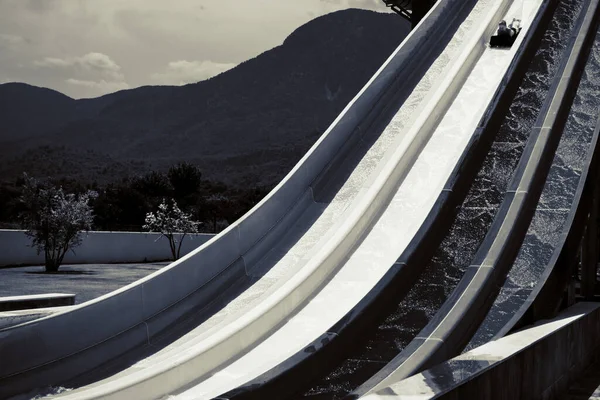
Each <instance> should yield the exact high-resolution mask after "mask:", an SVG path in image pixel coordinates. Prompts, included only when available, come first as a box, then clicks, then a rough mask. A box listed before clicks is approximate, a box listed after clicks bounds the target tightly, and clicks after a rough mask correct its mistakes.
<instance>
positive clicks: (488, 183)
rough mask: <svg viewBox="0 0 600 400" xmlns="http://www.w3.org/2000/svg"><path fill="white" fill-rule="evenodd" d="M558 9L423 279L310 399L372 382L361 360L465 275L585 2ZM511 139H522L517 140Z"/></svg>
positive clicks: (374, 354)
mask: <svg viewBox="0 0 600 400" xmlns="http://www.w3.org/2000/svg"><path fill="white" fill-rule="evenodd" d="M558 7H559V8H558V10H557V12H556V13H555V18H554V19H553V21H552V22H551V25H550V27H549V29H548V30H547V32H546V33H545V36H544V38H543V41H542V45H541V46H540V49H539V50H538V52H537V54H536V55H535V57H534V61H533V62H532V64H531V67H530V69H529V71H528V73H527V74H526V77H525V79H524V81H523V84H522V85H521V88H520V90H519V92H518V93H517V95H516V96H515V101H514V102H513V105H512V106H511V108H510V111H509V114H508V116H507V117H506V119H505V121H504V122H503V123H502V125H501V127H500V132H499V134H498V136H497V137H496V139H495V141H494V143H493V144H492V147H491V150H490V151H489V153H488V155H487V157H486V159H485V161H484V164H483V167H482V169H481V171H480V173H479V174H478V175H477V177H476V179H475V181H474V182H473V184H472V187H471V190H470V191H469V193H468V194H467V197H466V199H465V201H464V202H463V205H462V206H461V208H460V210H459V211H458V213H457V216H456V219H455V222H454V224H453V226H452V228H451V229H450V233H449V234H448V236H446V238H445V239H444V240H443V241H442V244H441V245H440V246H439V248H438V250H436V251H435V252H433V257H432V260H431V262H430V263H429V264H428V265H427V266H426V267H425V268H424V270H423V273H422V277H421V278H420V279H419V281H418V282H417V284H416V285H415V286H414V287H413V288H412V289H411V291H410V292H409V294H408V295H407V296H406V297H405V298H404V300H403V301H401V302H400V303H399V304H398V306H397V308H396V309H395V310H394V311H392V312H391V313H390V314H388V315H387V317H386V318H385V319H384V320H383V321H382V323H381V324H380V325H379V327H378V328H377V329H375V330H373V331H371V332H368V335H367V336H366V337H364V338H363V339H366V344H365V345H363V346H360V347H357V348H356V349H353V350H354V351H353V352H352V353H351V354H349V355H348V356H347V358H346V359H345V360H344V361H343V362H342V363H341V364H340V365H339V366H338V367H337V368H336V369H335V370H333V371H332V372H331V373H330V374H329V375H327V376H325V377H324V378H323V379H322V380H321V381H320V382H317V383H316V384H313V386H312V388H311V389H310V390H308V391H307V392H306V393H305V397H308V398H330V397H331V396H335V397H340V396H343V394H344V393H347V392H348V391H349V390H352V388H353V385H356V383H361V379H362V382H364V381H365V380H367V379H368V378H369V377H370V375H369V372H367V373H365V374H363V375H361V374H360V369H359V368H357V367H356V366H357V365H360V364H363V365H365V364H366V365H368V366H369V369H370V371H373V370H377V369H379V368H381V367H383V366H384V365H385V363H386V360H390V359H391V357H394V356H395V355H397V354H398V353H399V352H400V351H401V350H402V349H403V348H405V347H406V346H407V345H408V343H409V342H410V341H411V340H412V339H413V338H414V337H415V336H416V335H417V334H418V332H419V331H420V330H421V329H422V328H423V327H424V326H425V325H426V324H427V322H429V320H431V318H433V316H434V315H435V313H436V311H437V310H438V309H439V308H440V307H441V305H442V304H443V302H444V301H445V300H446V298H447V297H448V296H449V294H450V293H451V292H452V290H453V289H454V287H455V286H456V284H457V283H458V281H459V280H460V278H461V277H462V275H463V273H464V271H465V269H466V267H467V266H468V265H469V262H470V261H471V259H472V257H473V255H474V254H475V252H476V250H477V249H478V247H479V245H480V244H481V242H482V240H483V238H484V237H485V234H486V232H487V230H488V229H489V227H490V226H491V222H492V220H493V218H494V215H495V213H496V212H497V210H498V205H499V203H500V201H501V200H502V197H503V192H504V190H506V189H505V188H506V186H507V185H508V181H509V179H510V176H512V171H513V170H514V168H515V167H516V165H517V162H518V160H519V157H520V155H521V153H522V151H523V148H524V142H525V141H526V138H527V135H528V134H529V132H530V131H531V127H532V126H533V123H534V122H535V119H536V117H537V114H538V112H539V110H540V108H541V105H542V103H543V100H544V97H545V95H546V93H547V92H548V89H549V82H550V80H551V79H550V78H551V77H552V76H553V74H554V72H555V70H556V68H557V66H558V64H559V62H560V54H561V53H562V52H563V50H564V49H565V46H566V43H567V41H568V39H569V36H570V33H571V29H572V26H573V23H574V21H575V19H576V17H577V15H578V11H579V10H580V9H581V1H567V2H560V4H559V6H558ZM511 137H518V138H519V139H520V140H519V141H518V142H516V141H515V140H511ZM392 338H393V339H392ZM367 360H371V361H370V362H369V361H367ZM364 369H366V368H364ZM361 376H362V378H361ZM354 387H356V386H354Z"/></svg>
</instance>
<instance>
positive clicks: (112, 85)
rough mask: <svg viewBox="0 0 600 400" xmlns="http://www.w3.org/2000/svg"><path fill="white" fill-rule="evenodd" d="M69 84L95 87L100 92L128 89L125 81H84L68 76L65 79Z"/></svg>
mask: <svg viewBox="0 0 600 400" xmlns="http://www.w3.org/2000/svg"><path fill="white" fill-rule="evenodd" d="M66 82H67V83H68V84H69V85H75V86H83V87H86V88H90V89H97V90H99V91H101V92H102V93H109V92H116V91H117V90H123V89H129V85H128V84H127V83H125V82H108V81H105V80H100V81H86V80H81V79H74V78H69V79H67V80H66Z"/></svg>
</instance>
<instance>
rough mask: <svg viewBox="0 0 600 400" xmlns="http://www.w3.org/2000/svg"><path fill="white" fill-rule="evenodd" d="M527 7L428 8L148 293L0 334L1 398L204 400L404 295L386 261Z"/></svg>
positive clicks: (447, 166)
mask: <svg viewBox="0 0 600 400" xmlns="http://www.w3.org/2000/svg"><path fill="white" fill-rule="evenodd" d="M541 3H542V2H541V1H537V2H536V1H531V2H527V1H525V2H515V3H514V4H513V2H511V1H484V0H480V1H479V2H475V1H456V0H446V1H444V0H442V1H440V2H438V3H437V4H436V6H435V7H434V8H433V9H432V11H431V12H430V13H429V14H428V16H427V17H426V18H425V19H424V20H423V21H422V23H421V24H420V26H419V27H418V28H417V29H416V30H415V31H413V32H412V33H411V35H410V36H409V37H408V38H407V39H406V40H405V41H404V42H403V43H402V45H401V46H400V47H399V48H398V49H397V50H396V51H395V52H394V54H393V55H392V56H391V57H390V58H389V59H388V60H387V61H386V63H385V64H384V66H382V68H381V69H380V70H379V71H378V72H377V73H376V74H375V76H374V77H373V78H372V79H371V80H370V81H369V83H368V84H367V85H366V86H365V88H363V90H361V92H360V93H359V94H358V95H357V96H356V98H355V99H354V100H353V101H352V102H351V103H350V104H349V105H348V107H346V109H345V110H344V111H343V112H342V114H341V115H340V116H339V117H338V118H337V119H336V121H334V123H333V124H332V126H331V127H330V128H329V129H328V131H327V132H326V133H325V134H324V135H323V136H322V137H321V138H320V139H319V141H318V142H317V143H316V144H315V146H313V148H312V149H311V150H310V151H309V152H308V153H307V155H306V156H305V157H304V158H303V159H302V160H301V161H300V163H299V164H298V165H297V166H296V167H295V168H294V169H293V170H292V172H290V174H289V175H288V176H287V177H286V178H285V179H284V180H283V181H282V183H281V184H280V185H278V186H277V188H275V189H274V191H273V192H271V193H270V194H269V195H268V196H267V197H266V198H265V199H264V200H263V201H262V202H261V203H260V204H258V205H257V206H256V207H255V208H254V209H253V210H251V211H250V212H249V213H248V214H247V215H246V216H244V217H243V218H242V219H241V220H240V221H238V222H237V223H236V224H234V225H232V226H231V227H230V228H228V229H227V230H226V231H225V232H223V233H222V234H220V235H219V236H217V237H215V238H214V239H213V240H211V241H210V242H209V243H207V244H206V245H204V246H202V247H201V248H199V249H198V250H196V251H195V252H193V253H191V254H190V255H188V256H186V257H185V258H184V259H182V260H180V261H178V262H176V263H174V264H172V265H170V266H169V267H167V268H165V269H164V270H161V271H159V272H157V273H155V274H153V275H151V276H150V277H148V278H145V279H143V280H141V281H139V282H136V283H134V284H132V285H129V286H127V287H125V288H123V289H121V290H119V291H116V292H114V293H111V294H109V295H106V296H103V297H101V298H99V299H97V300H94V301H92V302H88V303H85V304H82V305H80V306H77V307H74V308H73V309H71V310H69V311H67V312H64V313H61V314H58V315H53V316H50V317H47V318H42V319H39V320H36V321H31V322H28V323H25V324H21V325H18V326H15V327H11V328H8V329H3V330H0V337H1V338H2V340H1V341H0V354H1V355H2V362H1V363H0V395H14V394H18V393H22V392H25V391H27V390H28V389H32V388H33V385H34V384H35V385H40V386H45V385H58V384H68V383H69V382H75V381H77V380H79V381H80V382H86V380H87V381H93V380H95V378H96V377H101V376H103V375H110V377H108V378H106V379H103V380H99V381H98V382H96V383H94V384H92V385H89V386H85V387H83V388H81V389H79V390H77V391H74V392H70V393H67V394H65V395H64V396H61V397H64V398H69V397H73V398H78V399H84V398H98V397H102V398H123V397H126V396H130V397H133V398H158V397H160V396H162V395H168V394H177V395H178V396H181V398H185V397H186V396H197V397H193V398H198V396H200V397H207V398H209V397H211V396H216V395H219V394H220V393H222V392H224V391H227V390H230V389H232V388H234V387H235V386H237V385H240V384H243V383H244V382H247V381H248V380H251V379H253V378H256V377H257V376H259V375H260V374H261V373H265V372H266V371H269V370H270V369H272V368H275V367H276V366H277V365H279V364H280V363H281V362H283V361H285V359H286V358H287V357H288V356H292V355H294V354H295V353H297V352H298V351H301V350H302V349H305V348H307V346H308V345H310V344H311V343H314V341H315V340H316V339H317V338H319V337H320V336H321V335H323V332H326V335H329V336H330V337H332V338H333V337H335V336H336V333H335V332H330V331H328V329H329V327H331V326H333V325H334V324H335V323H336V321H340V319H342V318H343V317H344V316H345V315H347V313H348V312H350V311H351V310H352V309H353V308H354V307H356V305H357V304H359V303H360V301H361V300H362V299H364V298H365V297H367V295H368V294H369V293H370V292H371V290H373V288H374V287H376V285H377V284H378V282H380V281H381V280H382V278H384V277H386V276H388V275H389V274H393V275H394V276H400V277H403V278H406V279H407V280H410V279H411V277H410V276H409V275H408V272H410V269H408V268H403V264H402V262H398V261H397V260H398V259H399V257H400V256H401V255H402V254H403V253H404V251H405V249H407V248H408V246H409V245H410V244H411V243H412V242H413V237H414V236H415V234H417V232H419V228H420V227H421V226H423V224H424V223H425V222H426V220H427V217H428V216H429V215H430V211H431V210H432V208H433V207H434V205H435V204H436V201H437V200H438V199H439V198H440V194H442V195H443V193H444V192H445V185H446V184H447V182H448V179H449V177H450V176H451V173H452V172H453V171H454V170H455V169H456V168H457V167H456V166H457V164H458V163H459V161H460V160H461V159H462V158H465V156H464V154H466V153H465V149H466V148H467V147H468V146H469V144H470V143H473V142H472V135H473V132H475V131H476V129H477V128H478V123H479V121H480V120H481V119H482V117H483V115H484V113H485V112H486V109H487V108H486V107H487V105H488V104H489V103H490V101H492V100H493V98H494V95H495V93H496V91H497V88H498V87H499V86H500V85H501V84H502V79H503V76H504V72H505V71H506V70H507V69H508V68H509V66H510V65H511V62H513V59H514V57H515V55H516V54H517V49H518V48H519V46H520V44H521V40H523V38H525V37H527V28H526V29H525V30H524V32H523V33H522V34H521V35H520V37H519V39H518V42H517V43H516V44H515V46H514V47H513V49H512V50H508V51H491V50H490V49H488V48H487V47H486V45H485V44H486V41H487V38H489V36H490V35H491V34H492V33H493V31H494V29H495V26H496V24H497V22H498V21H499V19H501V18H504V17H506V16H510V15H515V14H516V13H517V9H519V10H526V14H525V13H524V14H523V15H528V16H529V17H530V18H531V20H533V19H534V18H533V17H534V16H535V15H536V13H537V9H538V8H539V6H540V4H541ZM524 4H525V5H524ZM521 12H522V11H521ZM448 15H451V16H453V17H454V19H450V20H449V19H448V18H447V16H448ZM441 20H443V22H444V23H439V21H441ZM461 157H462V158H461ZM408 286H410V285H407V288H406V289H408ZM274 349H276V350H274ZM153 353H154V354H153ZM148 354H153V355H152V356H150V357H148V358H144V357H145V356H146V355H148ZM137 360H141V361H139V362H137V363H136V364H134V365H133V366H130V367H128V368H125V369H123V364H125V363H127V362H130V363H131V362H135V361H137ZM117 369H123V370H122V372H120V373H118V374H116V375H115V374H113V373H112V372H113V371H114V370H117ZM182 388H186V389H187V390H183V389H182Z"/></svg>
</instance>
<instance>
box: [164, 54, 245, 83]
mask: <svg viewBox="0 0 600 400" xmlns="http://www.w3.org/2000/svg"><path fill="white" fill-rule="evenodd" d="M235 66H236V64H234V63H216V62H213V61H186V60H179V61H171V62H170V63H169V64H168V65H167V68H166V70H165V71H164V72H161V73H155V74H152V79H153V80H154V81H156V82H158V83H161V84H171V85H184V84H186V83H194V82H199V81H203V80H206V79H208V78H212V77H213V76H215V75H218V74H220V73H222V72H225V71H227V70H230V69H231V68H233V67H235Z"/></svg>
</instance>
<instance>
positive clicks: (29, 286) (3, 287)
mask: <svg viewBox="0 0 600 400" xmlns="http://www.w3.org/2000/svg"><path fill="white" fill-rule="evenodd" d="M165 265H168V263H167V262H160V263H149V264H85V265H63V266H61V267H60V269H59V274H43V273H41V272H43V271H44V267H42V266H35V267H19V268H4V269H0V297H2V296H20V295H27V294H44V293H75V294H76V295H77V296H76V297H75V303H76V304H79V303H83V302H85V301H88V300H91V299H94V298H96V297H99V296H102V295H103V294H106V293H109V292H112V291H113V290H116V289H119V288H120V287H123V286H125V285H127V284H129V283H131V282H134V281H136V280H138V279H140V278H143V277H145V276H147V275H150V274H151V273H152V272H154V271H156V270H158V269H160V268H162V267H164V266H165Z"/></svg>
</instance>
